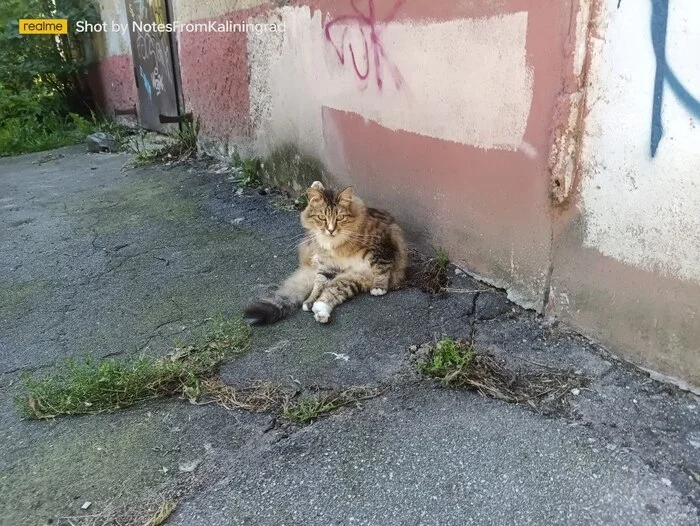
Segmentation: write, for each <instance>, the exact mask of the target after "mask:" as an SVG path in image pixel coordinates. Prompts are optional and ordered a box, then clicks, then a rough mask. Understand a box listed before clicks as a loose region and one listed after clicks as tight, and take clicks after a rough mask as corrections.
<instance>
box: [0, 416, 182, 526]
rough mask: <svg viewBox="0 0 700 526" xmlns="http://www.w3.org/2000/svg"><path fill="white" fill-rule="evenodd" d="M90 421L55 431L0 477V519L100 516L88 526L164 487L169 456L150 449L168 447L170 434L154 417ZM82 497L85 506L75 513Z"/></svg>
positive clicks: (57, 520) (173, 442)
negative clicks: (109, 422)
mask: <svg viewBox="0 0 700 526" xmlns="http://www.w3.org/2000/svg"><path fill="white" fill-rule="evenodd" d="M95 423H96V425H94V426H90V428H89V429H85V427H84V426H81V429H80V430H74V431H71V432H70V434H65V433H60V434H59V435H58V437H57V439H55V440H53V441H52V442H51V443H48V444H45V445H43V446H42V447H41V448H40V449H39V451H38V452H37V454H36V455H34V456H33V457H32V458H29V459H26V460H24V461H22V462H21V463H20V464H18V465H16V466H14V467H13V468H12V469H10V470H8V471H6V472H5V473H4V474H3V475H2V477H0V495H2V496H3V498H2V499H0V516H1V517H2V521H3V524H69V522H67V520H66V519H62V518H63V517H72V519H71V520H72V521H73V522H74V523H75V524H88V522H81V520H80V519H78V518H75V517H80V516H97V517H100V520H101V521H102V522H95V524H116V523H113V522H110V519H111V518H113V517H115V516H122V515H123V514H124V513H125V512H131V511H134V510H135V509H137V508H138V505H139V504H141V503H143V502H144V501H147V500H149V499H150V498H151V492H153V494H157V493H159V492H161V491H163V490H164V489H165V488H167V487H170V486H171V485H172V478H173V475H172V474H173V473H177V465H176V464H175V462H174V459H171V458H163V457H162V456H159V455H154V454H153V450H154V449H155V448H158V449H159V450H165V451H168V450H173V449H175V448H176V447H177V436H174V435H173V434H172V433H168V431H167V430H166V429H163V424H162V423H161V422H160V420H158V419H156V418H143V419H138V420H134V419H129V420H126V421H122V422H120V423H118V424H112V425H109V426H104V422H97V421H95ZM101 426H103V427H101ZM164 466H166V471H164V470H163V467H164ZM85 502H91V505H90V507H89V509H88V510H85V511H83V510H81V506H82V505H83V504H84V503H85ZM49 521H51V522H49ZM90 524H92V523H90Z"/></svg>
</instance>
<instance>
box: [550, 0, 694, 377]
mask: <svg viewBox="0 0 700 526" xmlns="http://www.w3.org/2000/svg"><path fill="white" fill-rule="evenodd" d="M669 3H670V9H668V11H667V6H668V4H669ZM699 21H700V3H699V2H697V1H695V0H674V1H672V2H668V1H667V0H655V1H654V2H652V1H651V0H644V1H634V2H629V1H625V0H623V1H622V2H618V1H617V0H605V1H603V2H602V3H601V10H600V12H599V13H598V16H597V17H596V20H595V31H594V34H593V35H592V38H591V41H590V46H591V49H590V51H591V70H590V73H589V84H590V87H589V89H588V91H587V94H586V111H587V117H586V119H585V126H584V128H583V130H582V132H583V138H582V143H581V150H580V181H579V182H578V189H577V192H578V194H577V195H576V200H577V207H576V208H575V209H572V210H570V211H568V213H564V214H561V215H560V216H559V217H558V218H557V235H556V243H555V252H554V261H553V263H554V276H553V282H552V291H553V293H552V305H551V307H552V311H553V312H556V313H557V314H560V315H562V316H564V317H565V318H567V319H568V320H570V321H571V322H572V323H574V324H575V325H577V326H578V327H580V328H582V329H583V330H584V331H586V332H588V333H590V334H593V335H595V336H596V337H598V338H601V339H602V340H603V341H604V342H605V343H607V344H608V345H609V347H610V348H611V349H613V350H615V351H616V352H617V353H618V354H621V355H622V356H625V357H626V358H628V359H630V360H632V361H634V362H636V363H638V364H640V365H643V366H646V367H648V368H651V369H654V370H657V371H661V372H663V373H665V374H669V375H671V376H674V377H678V378H684V379H686V380H688V381H690V382H691V383H694V384H695V385H700V179H699V176H700V54H699V53H698V50H700V22H699ZM664 45H665V51H664Z"/></svg>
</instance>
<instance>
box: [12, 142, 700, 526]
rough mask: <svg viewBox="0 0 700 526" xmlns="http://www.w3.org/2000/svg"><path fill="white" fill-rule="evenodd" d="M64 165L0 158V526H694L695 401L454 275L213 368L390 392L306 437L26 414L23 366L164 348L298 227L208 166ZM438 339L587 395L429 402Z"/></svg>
mask: <svg viewBox="0 0 700 526" xmlns="http://www.w3.org/2000/svg"><path fill="white" fill-rule="evenodd" d="M55 153H56V154H58V155H56V154H54V155H52V156H51V157H50V158H49V157H46V156H45V155H43V156H42V155H41V154H36V155H28V156H23V157H18V158H8V159H2V160H0V221H2V224H3V225H6V228H4V229H2V230H1V231H0V309H1V310H0V374H1V377H0V389H2V393H3V395H4V396H3V397H2V402H1V403H0V417H1V418H2V422H3V425H2V435H1V437H2V438H1V439H0V440H1V441H2V454H1V455H0V470H1V472H2V475H0V522H2V524H8V525H16V524H49V523H52V524H70V523H75V524H81V523H82V524H101V523H103V522H104V520H106V519H108V518H110V517H116V518H119V520H120V521H121V523H122V524H124V523H127V522H129V521H132V522H133V523H134V524H143V523H144V522H145V519H146V518H147V517H148V516H149V515H150V514H152V513H153V512H154V511H155V510H156V509H157V508H158V506H159V505H160V504H161V503H162V502H163V501H165V500H174V501H177V503H178V507H177V509H176V511H175V513H174V514H173V515H172V517H171V518H170V521H169V522H168V524H182V525H188V526H189V525H198V524H201V525H217V524H270V525H277V524H288V525H290V524H299V525H310V524H319V525H328V524H372V525H374V524H382V525H389V524H441V525H444V524H509V523H513V524H650V525H651V524H654V525H658V524H669V525H681V524H698V523H699V522H698V515H697V503H698V498H699V497H698V496H699V495H700V431H699V430H700V406H699V405H698V399H697V397H695V396H693V395H691V394H688V393H684V392H681V391H679V390H677V389H675V388H673V387H670V386H667V385H664V384H660V383H658V382H656V381H653V380H650V379H649V378H648V377H647V376H646V375H644V374H642V373H640V372H638V371H636V370H634V369H633V368H631V367H629V366H626V365H625V364H621V363H618V362H616V361H614V360H613V359H611V358H610V357H609V356H608V355H607V354H606V353H604V352H603V351H602V350H601V349H599V348H598V347H597V346H595V345H594V344H592V343H590V342H588V341H587V340H585V339H584V338H582V337H580V336H578V335H576V334H574V333H572V332H570V331H568V330H566V329H565V328H564V327H561V326H559V325H557V324H556V323H552V322H550V321H545V320H542V319H540V318H538V317H537V316H535V315H534V314H533V313H531V312H527V311H523V310H521V309H519V308H517V307H516V306H514V305H513V304H511V303H509V302H508V300H507V299H506V298H505V296H504V295H503V294H502V293H501V292H499V291H497V290H494V289H490V288H489V287H487V286H485V285H483V284H481V283H478V282H476V281H474V280H471V279H470V278H468V277H467V276H466V275H464V274H462V273H458V274H455V273H454V272H452V273H451V289H454V290H457V291H459V292H450V293H441V294H438V295H430V294H427V293H423V292H420V291H418V290H416V289H405V290H402V291H398V292H394V293H391V294H389V295H388V296H386V297H381V298H374V297H370V296H362V297H358V298H356V299H354V300H352V301H351V302H349V303H347V304H346V305H343V306H342V307H340V308H339V309H338V310H337V311H336V313H335V314H336V317H335V319H334V320H333V323H332V324H330V325H329V326H322V325H319V324H317V323H315V322H314V320H313V317H312V316H310V315H308V314H306V313H303V312H299V313H297V314H296V315H294V316H292V317H291V318H289V319H287V320H285V321H283V322H282V323H280V324H278V325H275V326H273V327H268V328H256V329H255V330H254V332H253V340H252V348H251V349H250V351H249V352H248V353H246V354H245V355H242V356H240V357H239V358H237V359H235V360H232V361H230V362H228V363H226V364H225V365H224V367H223V369H222V371H221V378H222V379H223V380H224V381H225V382H227V383H229V384H231V385H233V386H246V385H249V384H250V383H251V382H254V381H256V380H270V381H274V382H277V383H280V384H282V385H284V386H286V387H289V388H292V389H293V388H295V386H300V385H303V386H307V387H311V386H315V387H318V388H321V389H323V388H335V387H339V386H360V385H362V386H382V387H384V388H386V390H385V391H384V394H383V395H382V396H381V397H379V398H376V399H374V400H371V401H368V402H366V403H365V404H364V406H363V407H361V408H345V409H343V410H341V411H340V412H338V413H337V414H335V415H333V416H331V417H329V418H327V419H323V420H320V421H318V422H316V423H314V424H313V425H311V426H308V427H304V428H301V427H298V426H290V425H286V424H283V423H281V422H280V421H279V419H276V418H274V417H271V416H269V415H264V414H249V413H246V412H242V411H227V410H225V409H223V408H221V407H217V406H214V405H206V406H194V405H191V404H188V403H187V402H184V401H180V400H163V401H157V402H153V403H149V404H145V405H142V406H139V407H136V408H133V409H131V410H127V411H123V412H121V413H118V414H103V415H98V416H90V417H76V418H66V419H57V420H56V421H52V422H36V421H24V420H21V419H20V417H19V416H18V414H17V412H16V411H15V409H14V407H13V405H12V397H13V396H14V395H15V394H16V393H17V392H18V386H19V381H18V379H19V376H20V374H21V373H26V372H34V374H46V373H50V372H52V371H55V370H56V367H57V364H60V362H61V360H62V359H65V358H66V357H69V356H78V357H80V356H83V355H86V354H92V355H97V356H101V357H105V356H128V355H132V354H135V353H148V354H154V355H162V354H164V353H165V352H167V351H168V349H169V348H170V347H171V346H172V345H174V344H176V343H177V342H187V341H188V340H189V339H191V338H193V337H194V336H195V335H196V334H198V331H200V329H201V327H202V326H203V324H204V323H205V321H206V320H207V319H208V318H210V317H211V316H213V315H216V314H224V315H238V314H240V313H241V311H242V309H243V307H244V306H245V304H246V303H247V302H248V301H249V300H250V299H251V298H252V297H253V296H254V295H257V294H260V293H261V292H263V291H265V290H267V289H268V288H269V287H271V286H272V285H274V284H275V283H276V282H278V281H279V280H280V279H282V278H283V277H285V276H286V275H287V274H288V273H289V272H290V271H291V270H292V269H293V267H294V265H295V262H296V248H295V247H296V244H297V243H298V242H299V240H300V234H301V229H300V227H299V225H298V220H297V215H296V213H295V212H291V211H288V210H287V208H288V207H286V206H283V205H281V204H280V203H281V201H280V197H279V196H275V195H260V194H259V193H258V192H256V191H253V190H244V191H243V192H240V191H237V188H236V187H235V184H234V183H233V182H232V181H230V180H228V175H227V174H226V173H216V170H214V169H213V168H212V167H209V166H207V165H206V164H205V163H203V162H199V163H194V164H191V165H186V166H178V167H172V168H169V169H165V168H162V167H154V168H140V169H136V170H130V171H122V170H121V168H122V166H123V165H124V163H125V162H126V161H127V157H126V156H124V155H112V154H99V155H88V154H85V153H83V151H82V149H80V148H68V149H63V150H60V151H57V152H55ZM453 270H454V269H453ZM445 336H449V337H453V338H471V337H473V338H474V341H475V344H476V345H477V347H478V348H480V349H483V350H485V351H488V352H491V353H493V354H494V355H495V356H497V357H499V358H501V359H504V360H506V361H507V362H508V364H510V365H511V366H512V367H513V368H516V369H521V370H525V371H527V370H535V369H538V368H542V367H554V368H557V369H571V370H573V371H575V372H576V373H577V374H580V375H586V376H588V377H590V378H591V379H592V380H591V383H590V384H589V386H588V387H587V388H586V389H582V390H581V391H579V392H578V394H576V395H574V394H571V395H570V397H569V407H570V411H569V412H568V413H566V414H561V415H557V416H554V415H553V416H549V417H547V416H544V415H541V414H538V413H537V412H534V411H531V410H528V409H527V408H524V407H520V406H514V405H510V404H506V403H504V402H500V401H497V400H493V399H487V398H482V397H480V396H479V395H478V394H475V393H472V392H463V391H455V390H446V389H441V388H438V387H437V386H436V385H435V384H434V383H431V382H429V381H427V380H425V379H422V378H421V377H419V375H417V374H416V372H415V368H414V366H413V364H412V362H411V360H410V355H411V353H410V352H409V349H411V348H413V346H419V345H421V344H422V343H425V342H431V341H437V340H439V339H441V338H443V337H445ZM88 502H89V503H90V505H89V506H88V507H87V509H85V510H83V509H81V507H82V506H83V505H85V504H86V503H88ZM91 521H92V522H91ZM139 521H140V522H139Z"/></svg>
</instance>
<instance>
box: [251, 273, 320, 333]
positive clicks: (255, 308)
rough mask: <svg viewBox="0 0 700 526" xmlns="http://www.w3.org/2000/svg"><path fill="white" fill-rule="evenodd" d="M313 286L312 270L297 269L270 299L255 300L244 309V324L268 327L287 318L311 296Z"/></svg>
mask: <svg viewBox="0 0 700 526" xmlns="http://www.w3.org/2000/svg"><path fill="white" fill-rule="evenodd" d="M313 284H314V271H313V269H310V268H300V269H298V270H297V271H296V272H294V274H292V275H291V276H289V277H288V278H287V279H286V280H285V281H284V283H282V285H280V287H279V289H277V291H276V292H275V293H274V294H273V295H272V296H271V297H269V298H263V299H260V300H257V301H256V302H255V303H253V304H252V305H250V306H249V307H248V308H247V309H246V311H245V320H246V322H248V323H249V324H250V325H268V324H270V323H275V322H277V321H279V320H281V319H282V318H285V317H287V316H289V315H290V314H291V313H292V312H294V310H296V309H298V308H299V307H300V306H301V304H302V302H303V301H304V300H305V299H306V298H307V296H308V295H309V294H311V289H312V288H313Z"/></svg>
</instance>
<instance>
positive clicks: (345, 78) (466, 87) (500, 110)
mask: <svg viewBox="0 0 700 526" xmlns="http://www.w3.org/2000/svg"><path fill="white" fill-rule="evenodd" d="M279 12H280V13H281V17H282V21H283V23H284V27H285V31H284V33H282V34H279V35H278V38H280V39H281V40H282V44H281V46H279V44H276V43H272V42H271V39H274V38H275V37H274V36H273V35H272V34H268V33H266V34H264V35H263V34H261V35H254V34H250V35H249V40H248V54H249V64H250V68H251V79H253V81H254V84H255V86H256V88H257V89H256V90H253V89H251V96H250V97H251V112H252V113H251V117H252V119H253V122H254V123H256V124H257V130H256V131H257V132H258V136H259V137H265V138H268V139H269V140H271V141H275V142H279V141H280V140H296V141H299V142H300V143H301V144H302V146H307V147H308V148H309V149H310V150H311V151H314V152H319V153H320V152H321V151H322V147H323V125H322V122H321V119H322V115H321V112H322V107H324V106H327V107H330V108H334V109H337V110H342V111H348V112H353V113H357V114H359V115H362V116H363V117H365V118H366V119H368V120H371V121H373V122H376V123H378V124H381V125H382V126H385V127H387V128H390V129H393V130H404V131H409V132H414V133H418V134H421V135H425V136H428V137H433V138H437V139H444V140H448V141H454V142H457V143H461V144H468V145H472V146H476V147H479V148H488V149H505V150H511V151H516V150H517V149H518V148H519V147H520V145H521V143H522V142H523V136H524V133H525V129H526V126H527V120H528V116H529V114H530V105H531V101H532V91H533V74H532V70H531V68H530V66H529V65H528V64H527V59H526V36H527V20H528V14H527V13H526V12H522V13H513V14H508V15H503V16H499V17H493V18H485V19H473V20H472V19H460V20H452V21H448V22H425V21H422V22H420V23H418V22H416V23H410V22H406V21H402V22H397V23H394V22H390V23H389V24H387V25H386V26H385V27H383V28H382V29H381V32H380V36H379V39H380V45H381V49H382V50H383V55H382V56H381V57H380V61H379V62H380V65H379V67H377V66H376V63H375V59H374V57H375V55H374V51H373V46H372V41H371V39H370V37H369V30H368V27H366V26H362V27H360V26H359V25H358V24H357V23H351V24H350V25H347V26H341V25H336V26H334V27H333V28H332V30H331V40H332V41H328V40H327V39H326V35H325V31H324V29H323V24H322V17H321V12H320V11H315V12H314V14H313V16H312V15H311V11H310V9H309V8H308V7H306V6H303V7H285V8H282V9H281V10H280V11H279ZM328 22H329V21H328V20H327V21H326V23H328ZM350 45H352V48H353V51H354V53H355V64H353V58H352V56H351V54H350ZM365 46H367V47H365ZM365 49H367V50H368V53H366V52H365ZM278 50H279V51H278ZM339 52H340V53H344V56H345V58H344V61H345V63H344V64H342V63H341V60H340V58H339V56H338V53H339ZM368 59H369V60H368ZM378 73H379V75H378ZM365 75H366V77H367V78H366V79H365V80H363V79H362V78H360V77H363V76H365ZM378 77H381V79H382V82H381V85H380V83H379V82H378ZM263 101H264V103H265V104H270V105H271V112H270V115H261V111H260V110H259V108H261V107H263V106H265V104H263ZM261 117H266V118H267V122H261Z"/></svg>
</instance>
